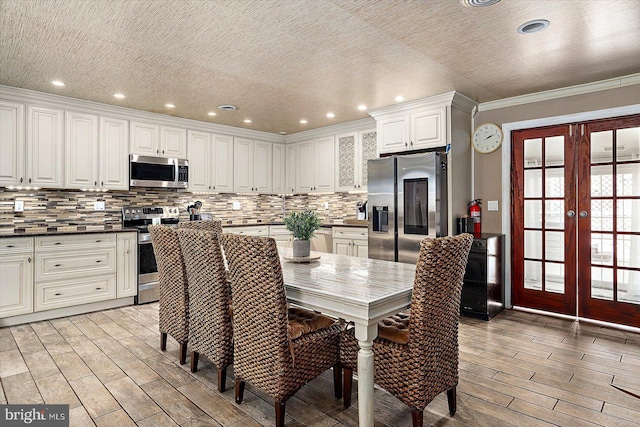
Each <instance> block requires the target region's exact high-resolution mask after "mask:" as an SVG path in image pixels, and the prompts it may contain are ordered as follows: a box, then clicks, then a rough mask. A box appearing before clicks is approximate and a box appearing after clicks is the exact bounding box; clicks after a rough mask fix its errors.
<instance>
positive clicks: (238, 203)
mask: <svg viewBox="0 0 640 427" xmlns="http://www.w3.org/2000/svg"><path fill="white" fill-rule="evenodd" d="M233 210H234V211H239V210H240V202H233Z"/></svg>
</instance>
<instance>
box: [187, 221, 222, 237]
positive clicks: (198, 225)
mask: <svg viewBox="0 0 640 427" xmlns="http://www.w3.org/2000/svg"><path fill="white" fill-rule="evenodd" d="M178 228H188V229H192V230H202V231H211V232H213V233H216V234H221V233H222V222H221V221H184V222H179V223H178Z"/></svg>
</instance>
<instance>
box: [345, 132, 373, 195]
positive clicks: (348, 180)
mask: <svg viewBox="0 0 640 427" xmlns="http://www.w3.org/2000/svg"><path fill="white" fill-rule="evenodd" d="M335 151H336V152H335V156H336V158H335V164H336V168H337V173H336V176H335V179H336V182H335V190H336V191H365V190H366V188H367V161H368V160H370V159H375V158H377V157H378V145H377V134H376V130H375V129H371V130H368V131H361V132H351V133H347V134H343V135H336V150H335Z"/></svg>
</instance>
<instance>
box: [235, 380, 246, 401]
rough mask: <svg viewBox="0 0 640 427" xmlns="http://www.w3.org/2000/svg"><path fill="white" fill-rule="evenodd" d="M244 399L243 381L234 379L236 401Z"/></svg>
mask: <svg viewBox="0 0 640 427" xmlns="http://www.w3.org/2000/svg"><path fill="white" fill-rule="evenodd" d="M242 399H244V381H240V380H238V379H236V403H238V404H240V403H242Z"/></svg>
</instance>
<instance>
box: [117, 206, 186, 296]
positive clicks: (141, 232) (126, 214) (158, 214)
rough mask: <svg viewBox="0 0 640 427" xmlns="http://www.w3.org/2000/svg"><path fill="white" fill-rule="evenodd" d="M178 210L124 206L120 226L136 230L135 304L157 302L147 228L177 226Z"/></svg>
mask: <svg viewBox="0 0 640 427" xmlns="http://www.w3.org/2000/svg"><path fill="white" fill-rule="evenodd" d="M179 218H180V210H179V209H178V208H177V207H176V206H145V207H140V206H135V207H134V206H125V207H123V208H122V225H123V226H124V227H127V228H137V229H138V296H137V297H136V298H135V302H136V304H144V303H147V302H153V301H158V296H159V293H158V267H157V265H156V257H155V255H154V253H153V246H152V245H151V234H149V230H148V228H147V227H148V226H149V225H152V224H163V225H169V226H171V225H173V226H175V225H176V224H178V222H179Z"/></svg>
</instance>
